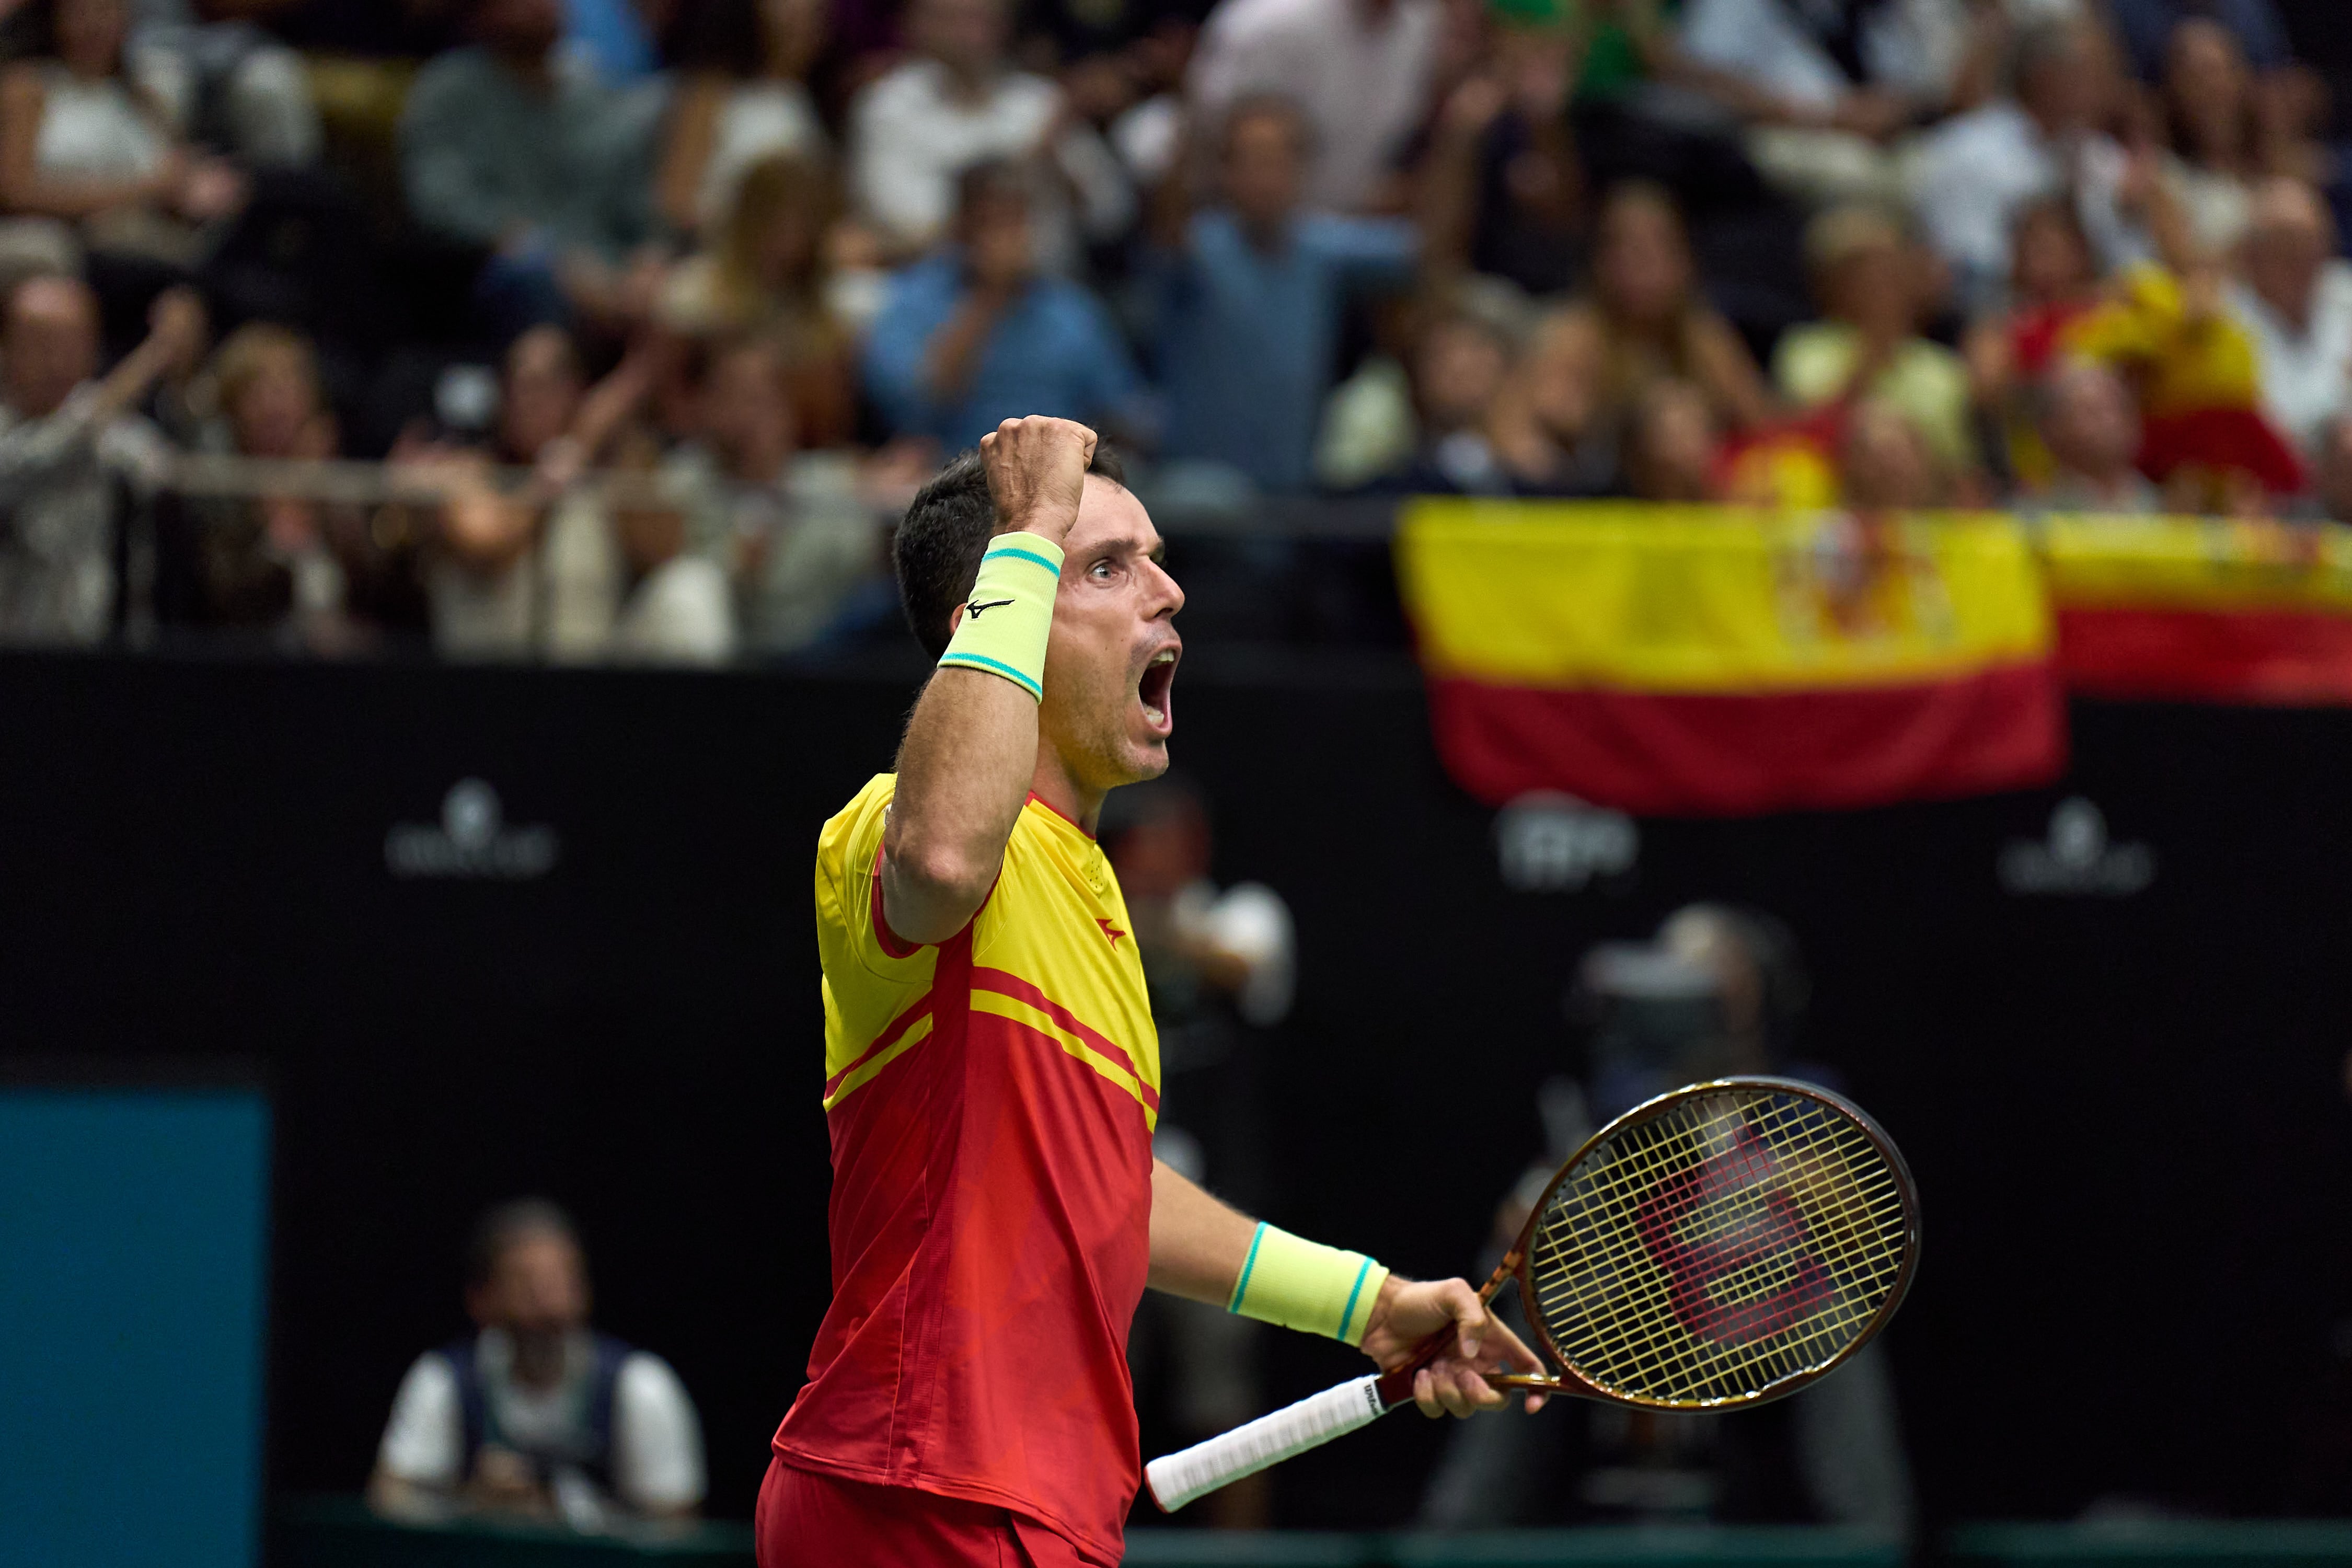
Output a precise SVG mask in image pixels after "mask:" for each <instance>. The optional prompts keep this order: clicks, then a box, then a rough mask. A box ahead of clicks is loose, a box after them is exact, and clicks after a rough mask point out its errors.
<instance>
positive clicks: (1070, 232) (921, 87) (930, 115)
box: [848, 0, 1135, 273]
mask: <svg viewBox="0 0 2352 1568" xmlns="http://www.w3.org/2000/svg"><path fill="white" fill-rule="evenodd" d="M1009 3H1010V0H913V4H912V5H911V6H910V7H909V9H908V13H907V39H908V43H909V44H910V45H912V46H913V48H914V51H915V58H912V59H909V60H908V61H907V63H906V64H904V65H902V66H900V67H898V68H897V69H896V70H893V71H891V72H890V73H889V74H888V75H887V76H885V77H883V78H882V79H880V80H879V81H877V82H875V83H874V84H873V85H872V86H870V87H868V88H867V89H866V90H865V91H864V92H862V93H860V94H859V95H858V96H857V100H856V102H855V103H854V104H852V105H851V106H850V110H849V178H848V184H849V195H850V200H851V202H852V203H853V205H855V206H856V209H857V213H858V216H861V217H863V218H864V219H865V220H866V222H867V223H869V224H871V225H873V226H874V228H875V230H876V232H877V234H878V236H879V237H880V238H881V240H882V243H883V245H884V246H885V247H886V249H887V252H888V254H889V255H891V256H893V257H897V258H905V257H909V256H913V255H915V254H917V253H919V252H920V251H923V250H925V249H928V248H929V247H931V246H933V245H935V244H936V243H938V242H939V241H940V239H941V238H942V237H944V236H945V234H946V231H947V229H948V226H949V224H950V220H951V219H952V218H953V217H954V216H955V214H956V211H957V185H956V181H957V178H958V176H959V175H961V174H962V173H963V172H964V171H966V170H968V169H970V168H971V167H972V166H974V165H975V164H978V163H991V162H1000V161H1012V162H1018V161H1024V160H1034V161H1035V162H1037V163H1040V164H1042V165H1044V167H1045V170H1046V171H1050V174H1051V180H1050V182H1049V181H1045V180H1041V181H1040V182H1039V183H1040V184H1041V186H1043V187H1044V188H1043V189H1042V190H1041V192H1040V193H1039V195H1038V197H1037V198H1035V200H1034V205H1036V207H1037V211H1036V212H1035V214H1034V223H1035V226H1036V229H1037V237H1038V259H1039V263H1040V265H1042V266H1044V267H1045V268H1047V269H1049V270H1052V271H1055V272H1060V273H1068V272H1071V271H1074V270H1075V269H1076V268H1077V266H1078V263H1079V261H1080V259H1081V243H1080V242H1081V239H1082V238H1083V239H1084V240H1086V241H1090V242H1103V241H1108V240H1111V239H1114V238H1117V237H1119V236H1120V235H1122V234H1124V233H1125V232H1126V231H1127V229H1128V227H1129V225H1131V224H1132V223H1133V222H1134V220H1135V193H1134V191H1133V190H1132V189H1131V188H1130V187H1129V184H1128V183H1127V177H1126V175H1125V174H1124V173H1123V172H1122V171H1121V169H1120V167H1119V164H1118V159H1117V158H1115V157H1114V156H1112V154H1111V152H1110V150H1109V149H1108V147H1106V146H1105V145H1104V144H1103V142H1102V138H1101V137H1099V136H1097V134H1095V132H1093V130H1092V129H1091V128H1089V127H1086V126H1082V125H1068V124H1066V121H1065V117H1064V116H1063V114H1062V108H1063V100H1062V94H1061V90H1060V89H1058V88H1056V87H1055V85H1054V84H1053V83H1052V82H1050V81H1048V80H1046V79H1045V78H1043V77H1036V76H1030V75H1028V74H1027V73H1025V72H1023V71H1017V70H1014V69H1013V67H1012V62H1011V60H1010V59H1009V58H1007V55H1006V44H1007V35H1008V32H1009V30H1010V17H1009V16H1008V14H1007V6H1008V5H1009ZM1065 191H1067V192H1069V193H1072V194H1074V195H1075V197H1076V215H1075V216H1073V214H1072V211H1071V202H1070V201H1069V200H1068V199H1067V198H1066V196H1065V194H1064V193H1065Z"/></svg>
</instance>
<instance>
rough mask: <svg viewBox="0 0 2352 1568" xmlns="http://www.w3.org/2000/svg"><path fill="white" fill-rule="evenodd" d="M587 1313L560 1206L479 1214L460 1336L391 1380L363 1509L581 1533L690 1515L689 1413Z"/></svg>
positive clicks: (519, 1206)
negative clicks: (470, 1324)
mask: <svg viewBox="0 0 2352 1568" xmlns="http://www.w3.org/2000/svg"><path fill="white" fill-rule="evenodd" d="M588 1310H589V1293H588V1265H587V1260H586V1258H584V1257H583V1254H582V1251H581V1247H580V1239H579V1233H578V1232H577V1231H576V1230H574V1229H573V1227H572V1221H571V1220H570V1218H569V1217H567V1216H566V1215H564V1213H563V1211H562V1209H559V1208H557V1207H556V1206H555V1205H553V1204H551V1203H547V1202H545V1201H543V1200H541V1199H536V1198H524V1199H520V1200H518V1201H516V1202H513V1203H507V1204H501V1205H499V1206H498V1207H496V1208H494V1209H492V1210H490V1212H489V1213H488V1214H487V1215H483V1216H482V1219H481V1222H480V1224H479V1225H478V1226H476V1228H475V1231H474V1237H473V1242H472V1245H471V1246H470V1247H468V1249H467V1258H466V1314H467V1317H469V1318H471V1319H472V1320H473V1321H474V1332H473V1333H472V1334H471V1335H470V1336H468V1337H467V1338H465V1339H461V1340H458V1341H457V1342H455V1343H453V1344H451V1345H449V1346H447V1347H446V1348H445V1349H442V1350H437V1351H427V1352H425V1353H424V1354H423V1355H420V1356H418V1357H417V1358H416V1360H415V1363H414V1364H412V1365H411V1366H410V1367H409V1369H408V1375H407V1376H405V1377H404V1378H403V1379H402V1380H401V1384H400V1392H399V1394H398V1395H397V1396H396V1397H395V1398H394V1401H393V1406H392V1417H391V1419H390V1420H389V1421H387V1422H386V1423H385V1424H384V1429H383V1442H382V1444H381V1445H380V1446H379V1447H377V1449H376V1460H375V1473H374V1475H373V1477H372V1478H371V1479H369V1481H368V1499H369V1500H370V1501H371V1502H372V1503H373V1504H374V1506H375V1507H377V1508H378V1509H381V1510H384V1511H386V1512H389V1513H393V1514H394V1515H405V1514H415V1513H423V1512H427V1511H435V1510H438V1509H441V1508H446V1506H448V1505H449V1504H452V1503H456V1504H459V1505H463V1506H468V1507H471V1508H474V1509H478V1510H482V1511H485V1512H520V1513H529V1514H539V1515H553V1516H555V1517H558V1518H561V1519H562V1520H563V1521H565V1522H567V1523H570V1524H572V1525H573V1526H574V1527H575V1528H584V1529H593V1528H596V1527H598V1526H600V1525H603V1524H604V1523H605V1522H606V1521H608V1520H610V1519H611V1518H613V1517H614V1516H615V1515H618V1516H621V1517H627V1516H631V1515H635V1516H637V1517H643V1518H656V1519H659V1518H681V1517H690V1516H691V1515H692V1514H693V1513H694V1511H695V1510H696V1509H697V1508H698V1507H699V1506H700V1505H701V1502H702V1496H703V1489H704V1477H703V1467H702V1432H701V1426H700V1423H699V1422H698V1419H697V1418H696V1415H695V1411H694V1402H693V1401H692V1400H691V1399H689V1398H688V1396H687V1392H686V1389H685V1386H684V1385H683V1384H680V1383H679V1382H678V1380H677V1373H674V1372H672V1371H671V1370H670V1369H669V1365H668V1363H666V1362H664V1361H663V1360H662V1359H661V1358H660V1357H659V1356H656V1355H654V1354H652V1353H650V1352H646V1351H641V1350H634V1349H632V1348H630V1347H629V1346H628V1345H625V1344H624V1343H622V1342H620V1341H618V1340H615V1339H613V1338H611V1337H610V1336H609V1335H604V1334H599V1333H596V1332H594V1331H592V1330H591V1329H590V1328H589V1326H588Z"/></svg>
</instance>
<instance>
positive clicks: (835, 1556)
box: [757, 1458, 1099, 1568]
mask: <svg viewBox="0 0 2352 1568" xmlns="http://www.w3.org/2000/svg"><path fill="white" fill-rule="evenodd" d="M757 1529H758V1533H759V1545H760V1568H844V1565H845V1564H861V1563H872V1564H876V1565H877V1568H880V1565H883V1564H887V1568H1099V1565H1097V1564H1090V1563H1088V1561H1087V1559H1086V1558H1084V1557H1081V1556H1079V1555H1078V1549H1077V1548H1076V1546H1074V1545H1072V1544H1071V1543H1070V1542H1069V1541H1067V1540H1066V1539H1065V1538H1064V1537H1062V1536H1059V1535H1056V1534H1055V1533H1054V1532H1053V1531H1050V1530H1048V1529H1046V1528H1045V1526H1044V1525H1042V1524H1039V1523H1038V1522H1037V1521H1035V1520H1034V1519H1024V1518H1022V1517H1021V1516H1020V1515H1019V1514H1016V1513H1014V1512H1013V1511H1012V1510H1009V1509H1002V1508H996V1507H992V1506H991V1505H990V1504H988V1503H982V1502H966V1501H964V1500H962V1499H961V1498H950V1497H940V1496H938V1495H937V1494H936V1493H932V1492H925V1491H917V1490H915V1489H913V1488H911V1487H883V1486H876V1485H873V1484H872V1483H870V1482H867V1481H853V1480H847V1479H843V1478H842V1477H840V1476H829V1475H826V1474H824V1472H823V1471H820V1470H803V1469H800V1468H797V1467H794V1466H792V1465H788V1464H786V1463H784V1462H783V1460H782V1459H780V1458H779V1459H771V1460H770V1461H769V1462H768V1479H767V1480H766V1481H765V1482H764V1483H762V1484H761V1488H760V1511H759V1523H758V1526H757Z"/></svg>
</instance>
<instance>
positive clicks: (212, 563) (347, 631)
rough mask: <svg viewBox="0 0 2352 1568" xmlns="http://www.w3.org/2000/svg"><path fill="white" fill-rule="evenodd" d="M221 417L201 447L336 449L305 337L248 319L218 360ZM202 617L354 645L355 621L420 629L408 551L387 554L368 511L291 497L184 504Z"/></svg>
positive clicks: (216, 397)
mask: <svg viewBox="0 0 2352 1568" xmlns="http://www.w3.org/2000/svg"><path fill="white" fill-rule="evenodd" d="M210 383H211V386H210V391H211V395H212V398H213V401H214V402H215V405H216V406H217V409H218V414H219V417H218V418H217V420H216V421H215V422H214V423H213V424H212V425H211V426H208V427H207V428H205V430H204V431H203V432H202V442H203V445H204V446H205V447H209V448H211V449H213V450H215V451H221V452H226V453H233V454H235V455H236V456H238V457H243V458H278V459H285V458H331V457H334V456H335V455H336V448H337V445H338V437H337V432H336V427H335V418H334V416H333V415H332V414H331V413H330V412H329V411H328V409H327V407H326V404H325V399H324V397H323V396H322V395H321V393H320V386H319V366H318V359H317V356H316V354H315V353H313V352H312V350H311V347H310V341H309V340H308V339H306V338H304V337H303V336H302V335H301V334H300V333H299V332H295V331H290V330H289V329H287V328H285V327H278V326H272V325H269V324H267V323H264V322H258V321H256V322H248V323H247V324H246V325H245V326H242V327H239V328H238V329H237V330H236V331H234V332H232V333H230V334H229V336H228V338H227V340H226V342H223V343H222V344H221V346H220V350H219V352H218V353H215V355H214V356H213V363H212V368H211V373H210ZM187 518H188V521H189V524H190V525H191V530H192V533H193V538H192V540H191V542H192V544H193V545H194V551H193V553H194V569H195V571H194V574H195V579H196V581H195V584H194V585H195V588H196V596H197V599H198V601H199V602H198V604H197V605H196V606H195V608H196V613H197V616H198V618H200V619H201V620H203V621H204V622H205V624H207V625H211V626H268V627H282V628H283V629H285V630H286V631H287V632H289V633H290V634H291V636H292V638H293V641H294V643H295V646H297V647H307V648H310V649H312V650H315V651H320V652H336V651H341V650H342V649H344V648H346V647H350V646H351V644H352V641H353V639H354V636H355V633H356V631H357V629H358V623H359V622H361V621H362V619H373V618H375V616H380V615H384V614H385V613H386V612H389V613H390V614H389V616H388V618H392V619H394V620H395V621H397V622H398V623H401V624H405V625H416V626H421V624H422V618H421V610H422V604H421V599H420V597H419V595H420V592H421V590H420V589H419V586H418V584H416V582H415V578H414V576H413V572H414V566H415V561H414V555H413V552H388V551H385V550H383V549H382V548H380V547H379V546H378V545H377V543H376V542H375V541H374V539H373V537H372V534H371V531H370V530H369V529H368V527H367V520H366V517H365V515H364V514H363V513H362V512H360V511H358V510H356V509H351V508H340V507H327V506H322V505H320V503H318V502H316V501H311V500H300V499H298V498H294V497H290V496H268V495H265V496H261V497H257V498H256V499H254V500H229V499H218V500H194V501H191V502H189V503H188V509H187Z"/></svg>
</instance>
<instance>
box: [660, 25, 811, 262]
mask: <svg viewBox="0 0 2352 1568" xmlns="http://www.w3.org/2000/svg"><path fill="white" fill-rule="evenodd" d="M684 28H685V32H684V36H683V37H680V38H679V39H678V40H677V60H676V64H677V70H678V75H679V81H678V85H677V98H676V100H675V101H674V102H673V103H672V104H671V106H670V114H669V129H668V132H667V135H666V139H665V143H664V146H663V150H662V163H661V173H660V175H659V180H660V187H659V195H660V202H661V211H662V216H663V217H664V218H666V219H667V220H668V223H669V226H671V227H672V228H674V229H676V230H677V232H678V233H680V234H699V235H702V236H704V237H707V238H716V237H718V234H719V229H720V226H722V225H723V224H724V223H725V222H726V220H727V217H728V215H729V214H730V213H731V212H732V211H733V210H734V207H735V202H736V188H737V186H738V185H739V184H741V182H742V180H743V176H744V175H745V174H746V173H748V172H749V171H750V170H751V168H752V167H753V166H754V165H755V164H759V163H764V162H766V161H767V160H769V159H772V158H775V157H777V156H779V155H789V154H798V155H800V156H801V157H803V158H804V159H809V160H814V159H816V158H819V157H821V156H823V154H824V151H825V142H824V127H823V126H822V125H820V124H819V123H818V122H817V117H816V105H815V104H814V102H812V101H811V100H810V98H809V92H808V88H807V87H806V86H805V85H803V82H802V78H803V76H804V75H805V74H806V73H807V71H808V68H809V65H810V63H811V62H812V61H814V59H815V58H816V54H817V50H818V49H819V48H821V47H823V46H824V6H823V5H821V4H818V3H815V0H709V3H706V4H704V5H700V6H698V7H697V8H695V10H694V11H693V12H691V13H690V14H689V16H688V17H686V18H685V19H684Z"/></svg>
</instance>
